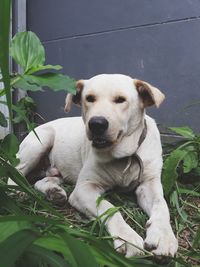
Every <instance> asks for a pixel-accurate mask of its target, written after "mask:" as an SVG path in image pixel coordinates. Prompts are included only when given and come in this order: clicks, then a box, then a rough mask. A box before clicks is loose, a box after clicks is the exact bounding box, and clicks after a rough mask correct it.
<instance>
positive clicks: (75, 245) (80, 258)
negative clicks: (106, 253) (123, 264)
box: [62, 232, 99, 267]
mask: <svg viewBox="0 0 200 267" xmlns="http://www.w3.org/2000/svg"><path fill="white" fill-rule="evenodd" d="M62 238H63V239H64V241H65V243H66V244H67V246H68V247H69V249H70V251H71V253H72V255H73V257H74V260H75V261H76V264H77V265H74V267H76V266H77V267H81V266H92V267H99V264H98V263H97V261H96V259H95V257H94V255H93V254H92V253H91V251H90V247H89V246H88V245H87V244H85V243H83V242H82V241H80V240H78V239H75V238H74V237H72V236H71V235H69V234H68V233H67V232H66V233H63V234H62Z"/></svg>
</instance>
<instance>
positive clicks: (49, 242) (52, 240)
mask: <svg viewBox="0 0 200 267" xmlns="http://www.w3.org/2000/svg"><path fill="white" fill-rule="evenodd" d="M34 244H36V245H39V246H41V247H44V248H46V249H49V250H53V251H56V252H58V253H61V254H62V255H63V256H64V258H65V259H67V260H68V261H69V262H70V263H71V265H72V266H76V262H75V260H74V258H73V256H72V254H71V251H70V250H69V248H68V246H67V245H66V243H65V242H64V240H63V239H62V238H61V237H59V236H58V237H55V236H44V237H40V238H39V239H37V240H36V242H35V243H34Z"/></svg>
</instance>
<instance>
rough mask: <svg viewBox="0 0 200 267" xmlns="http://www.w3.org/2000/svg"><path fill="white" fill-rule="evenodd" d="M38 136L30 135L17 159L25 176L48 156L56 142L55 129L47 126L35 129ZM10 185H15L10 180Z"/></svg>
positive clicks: (24, 141) (20, 170)
mask: <svg viewBox="0 0 200 267" xmlns="http://www.w3.org/2000/svg"><path fill="white" fill-rule="evenodd" d="M35 131H36V133H37V136H38V137H37V136H36V135H35V134H34V133H33V132H31V133H29V134H28V135H27V136H26V138H25V139H24V140H23V142H22V143H21V145H20V148H19V152H18V154H17V157H18V158H19V160H20V163H19V164H18V165H17V167H16V168H17V170H18V171H19V172H21V173H22V174H23V175H25V176H26V175H27V174H29V173H30V172H31V171H32V170H33V169H34V168H35V167H36V166H37V164H38V163H39V162H40V160H41V159H42V157H43V156H45V154H48V152H49V151H50V149H51V148H52V146H53V142H54V135H55V133H54V129H53V128H52V127H50V126H47V125H42V126H39V127H37V128H36V129H35ZM8 184H9V185H14V184H15V183H14V182H13V181H12V180H11V179H9V180H8Z"/></svg>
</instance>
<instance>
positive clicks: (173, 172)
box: [162, 149, 188, 195]
mask: <svg viewBox="0 0 200 267" xmlns="http://www.w3.org/2000/svg"><path fill="white" fill-rule="evenodd" d="M187 153H188V151H185V150H179V149H176V150H174V151H173V152H172V153H171V154H170V155H169V156H168V157H167V158H166V160H165V162H164V166H163V173H162V184H163V189H164V192H165V195H169V193H170V192H171V189H172V187H173V185H174V183H175V182H176V180H177V177H178V173H177V167H178V165H179V163H180V161H182V160H183V158H184V157H185V155H186V154H187Z"/></svg>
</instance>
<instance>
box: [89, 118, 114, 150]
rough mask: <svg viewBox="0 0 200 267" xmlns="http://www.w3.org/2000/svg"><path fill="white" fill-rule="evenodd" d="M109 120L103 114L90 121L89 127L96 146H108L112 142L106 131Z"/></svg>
mask: <svg viewBox="0 0 200 267" xmlns="http://www.w3.org/2000/svg"><path fill="white" fill-rule="evenodd" d="M108 126H109V122H108V121H107V119H106V118H104V117H102V116H94V117H92V118H91V119H90V120H89V122H88V128H89V130H90V134H91V140H92V145H93V146H94V147H95V148H107V147H109V146H111V145H112V142H111V141H110V140H108V138H106V131H107V129H108Z"/></svg>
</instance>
